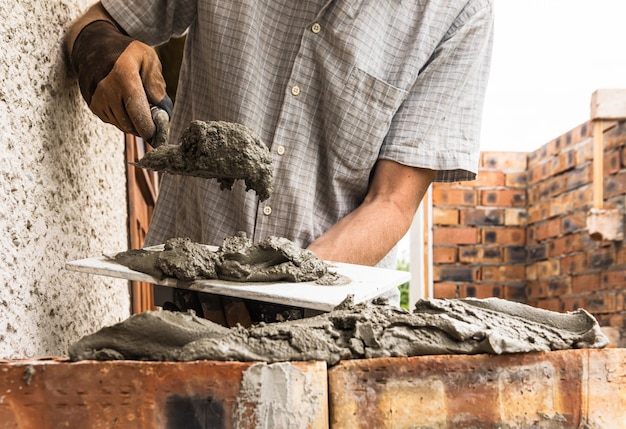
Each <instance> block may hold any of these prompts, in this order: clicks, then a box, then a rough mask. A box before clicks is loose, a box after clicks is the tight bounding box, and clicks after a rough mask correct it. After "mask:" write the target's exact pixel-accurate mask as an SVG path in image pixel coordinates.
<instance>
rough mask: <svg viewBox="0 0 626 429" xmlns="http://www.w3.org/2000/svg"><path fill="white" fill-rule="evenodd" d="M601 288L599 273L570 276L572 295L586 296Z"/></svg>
mask: <svg viewBox="0 0 626 429" xmlns="http://www.w3.org/2000/svg"><path fill="white" fill-rule="evenodd" d="M601 288H602V277H601V275H600V273H593V274H581V275H574V276H572V293H573V294H574V295H579V294H588V293H590V292H594V291H598V290H600V289H601Z"/></svg>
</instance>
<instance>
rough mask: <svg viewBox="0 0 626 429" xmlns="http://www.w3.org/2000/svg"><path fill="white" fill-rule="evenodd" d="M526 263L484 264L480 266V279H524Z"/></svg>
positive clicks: (493, 280) (517, 280) (495, 280)
mask: <svg viewBox="0 0 626 429" xmlns="http://www.w3.org/2000/svg"><path fill="white" fill-rule="evenodd" d="M525 270H526V267H525V266H524V265H499V266H492V265H483V266H481V267H480V280H481V281H483V282H485V281H489V282H519V281H523V280H524V274H525Z"/></svg>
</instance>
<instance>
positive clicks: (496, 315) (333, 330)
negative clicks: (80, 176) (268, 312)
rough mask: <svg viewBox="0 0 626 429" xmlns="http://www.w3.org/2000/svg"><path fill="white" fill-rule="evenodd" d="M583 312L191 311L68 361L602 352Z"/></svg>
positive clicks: (420, 308) (97, 340) (488, 302)
mask: <svg viewBox="0 0 626 429" xmlns="http://www.w3.org/2000/svg"><path fill="white" fill-rule="evenodd" d="M607 343H608V341H607V338H606V337H605V336H604V334H602V332H601V330H600V328H599V326H598V323H597V321H596V320H595V319H594V318H593V316H591V315H590V314H589V313H587V312H586V311H585V310H582V309H579V310H577V311H575V312H571V313H565V314H562V313H556V312H551V311H547V310H540V309H537V308H534V307H530V306H527V305H524V304H519V303H515V302H510V301H505V300H501V299H498V298H489V299H484V300H478V299H450V300H440V299H432V300H421V301H418V303H417V304H416V308H415V310H414V311H413V312H412V313H409V312H408V311H406V310H403V309H399V308H397V307H395V306H390V305H388V304H387V302H386V301H385V300H384V299H378V300H375V301H374V302H371V303H365V304H358V305H354V304H353V303H352V302H351V300H350V299H349V298H348V299H347V300H346V301H345V302H344V303H342V304H341V305H339V306H337V308H335V309H334V310H333V311H332V312H330V313H326V314H322V315H319V316H316V317H312V318H308V319H300V320H295V321H288V322H281V323H273V324H259V325H256V326H252V327H251V328H249V329H244V328H242V327H236V328H230V329H228V328H224V327H222V326H219V325H216V324H214V323H212V322H209V321H207V320H205V319H201V318H198V317H196V316H195V315H193V314H184V313H171V312H166V311H159V312H147V313H141V314H137V315H134V316H132V317H131V318H129V319H128V320H126V321H124V322H122V323H119V324H117V325H114V326H111V327H108V328H104V329H102V330H100V331H98V332H96V333H94V334H93V335H90V336H87V337H84V338H83V339H81V340H80V341H78V342H76V343H75V344H73V345H72V346H71V347H70V349H69V355H70V357H71V359H72V360H74V361H77V360H83V359H100V360H108V359H138V360H173V361H191V360H199V359H208V360H221V361H230V360H235V361H261V362H270V363H271V362H281V361H306V360H323V361H326V362H327V363H328V364H329V365H334V364H336V363H337V362H339V361H340V360H344V359H362V358H377V357H397V356H418V355H429V354H475V353H490V354H503V353H524V352H534V351H551V350H564V349H570V348H600V347H604V346H606V345H607Z"/></svg>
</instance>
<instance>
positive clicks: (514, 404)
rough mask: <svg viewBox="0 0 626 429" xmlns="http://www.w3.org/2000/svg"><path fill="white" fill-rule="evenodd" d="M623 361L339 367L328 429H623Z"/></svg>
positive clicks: (552, 356)
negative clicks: (419, 428)
mask: <svg viewBox="0 0 626 429" xmlns="http://www.w3.org/2000/svg"><path fill="white" fill-rule="evenodd" d="M625 361H626V350H623V349H615V348H614V349H601V350H593V349H579V350H563V351H556V352H546V353H515V354H504V355H500V356H497V355H487V354H478V355H471V356H460V355H456V356H451V355H434V356H417V357H412V358H379V359H354V360H344V361H341V362H340V363H339V364H338V365H336V366H334V367H332V368H330V369H329V370H328V397H329V398H331V403H330V407H329V413H330V415H329V426H330V427H331V428H333V429H354V428H411V427H423V428H504V427H506V428H528V427H531V426H532V425H533V424H534V422H539V424H542V423H543V422H546V421H548V420H549V421H552V422H554V423H555V424H554V425H551V423H549V422H548V423H547V424H546V425H544V426H545V427H563V428H565V427H567V428H580V427H593V428H596V427H597V428H621V427H622V426H623V422H624V421H626V369H625V368H624V367H625V365H624V362H625ZM557 418H558V423H556V420H557ZM539 424H538V425H539ZM538 425H536V426H538ZM550 425H551V426H550Z"/></svg>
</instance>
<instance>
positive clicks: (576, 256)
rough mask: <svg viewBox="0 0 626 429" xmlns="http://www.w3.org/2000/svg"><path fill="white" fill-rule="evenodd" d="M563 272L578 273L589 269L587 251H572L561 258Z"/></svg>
mask: <svg viewBox="0 0 626 429" xmlns="http://www.w3.org/2000/svg"><path fill="white" fill-rule="evenodd" d="M560 264H561V273H562V274H576V273H582V272H584V271H587V268H588V267H589V266H588V260H587V254H586V253H572V254H569V255H566V256H564V257H563V258H561V259H560Z"/></svg>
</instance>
